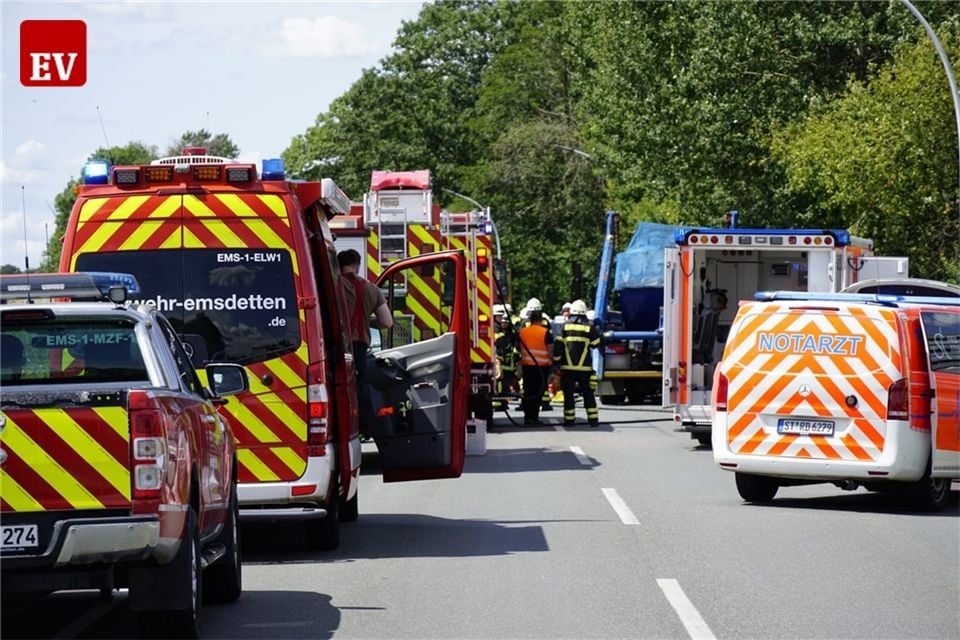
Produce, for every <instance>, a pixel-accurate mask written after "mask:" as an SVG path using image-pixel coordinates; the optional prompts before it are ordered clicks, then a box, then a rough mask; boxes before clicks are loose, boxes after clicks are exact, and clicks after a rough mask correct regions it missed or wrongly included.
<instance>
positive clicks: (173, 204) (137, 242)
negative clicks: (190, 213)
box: [111, 196, 180, 251]
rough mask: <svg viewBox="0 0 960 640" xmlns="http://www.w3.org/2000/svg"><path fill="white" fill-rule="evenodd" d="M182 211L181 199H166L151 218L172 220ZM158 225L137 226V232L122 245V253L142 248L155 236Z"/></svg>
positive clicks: (145, 223)
mask: <svg viewBox="0 0 960 640" xmlns="http://www.w3.org/2000/svg"><path fill="white" fill-rule="evenodd" d="M179 209H180V197H179V196H177V197H171V198H166V199H165V200H164V201H163V202H162V203H161V204H160V206H158V207H157V208H156V209H154V210H153V211H151V212H150V215H149V217H150V218H163V219H166V218H170V217H171V216H173V214H174V213H175V212H176V211H178V210H179ZM111 217H112V216H111ZM156 229H157V225H156V224H154V223H148V222H144V223H142V224H140V225H138V226H137V230H136V231H134V232H133V233H132V234H130V237H129V238H127V239H126V240H124V242H123V244H121V245H120V250H121V251H127V250H130V249H139V248H140V247H142V246H143V245H144V244H145V243H146V241H147V239H149V238H150V236H151V235H153V232H154V231H156Z"/></svg>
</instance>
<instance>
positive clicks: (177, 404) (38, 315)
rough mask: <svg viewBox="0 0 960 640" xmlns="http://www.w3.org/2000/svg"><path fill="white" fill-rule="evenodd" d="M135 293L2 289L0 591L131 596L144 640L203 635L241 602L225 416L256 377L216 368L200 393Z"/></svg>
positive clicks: (74, 285) (116, 288) (179, 349)
mask: <svg viewBox="0 0 960 640" xmlns="http://www.w3.org/2000/svg"><path fill="white" fill-rule="evenodd" d="M118 282H119V283H122V284H119V285H118V284H117V283H118ZM136 289H137V285H136V282H135V280H133V279H132V277H129V276H127V277H123V276H122V274H24V275H16V276H2V277H0V302H2V303H3V305H2V306H0V364H2V375H0V385H2V386H0V476H2V479H3V481H2V483H0V514H2V521H0V543H2V548H0V571H2V589H3V592H4V594H5V595H6V594H8V593H10V592H24V591H26V592H44V591H55V590H61V589H100V590H101V591H102V592H104V593H110V592H111V591H112V590H113V589H116V588H120V587H128V588H129V604H130V608H131V609H132V610H134V611H136V612H137V613H138V620H139V626H140V632H141V634H142V635H157V636H161V637H196V636H198V635H199V630H200V612H201V602H202V601H207V602H229V601H233V600H236V599H237V598H238V597H239V596H240V592H241V565H240V540H239V533H238V532H239V529H238V525H237V513H238V509H237V491H236V484H237V461H236V452H235V448H234V439H233V435H232V433H231V431H230V428H229V426H228V424H227V423H226V421H225V420H223V419H222V418H221V417H220V415H219V413H218V412H217V406H218V405H221V404H224V403H226V402H227V400H226V398H224V397H223V396H226V395H230V394H233V393H238V392H242V391H244V390H246V388H247V376H246V372H245V371H244V369H243V367H240V366H238V365H232V364H222V365H221V364H211V365H208V366H207V367H206V374H207V379H208V380H209V382H210V385H211V387H213V390H212V391H211V390H210V389H208V388H207V387H205V386H204V385H203V384H202V383H201V380H200V378H199V376H198V375H197V373H196V371H195V370H194V369H193V367H192V366H191V364H190V357H189V355H188V353H187V350H186V349H185V348H184V345H183V343H181V341H180V340H179V338H178V337H177V335H176V333H175V332H174V331H173V329H172V327H171V326H170V324H169V323H168V322H167V320H166V319H165V318H164V317H163V316H162V315H161V314H160V313H158V312H157V311H156V310H155V309H153V308H152V307H149V306H139V307H136V306H134V305H132V304H131V303H128V302H126V297H127V295H130V296H134V295H136ZM53 296H55V297H53ZM107 296H109V301H98V302H86V301H82V300H89V299H101V300H102V299H103V298H104V297H107Z"/></svg>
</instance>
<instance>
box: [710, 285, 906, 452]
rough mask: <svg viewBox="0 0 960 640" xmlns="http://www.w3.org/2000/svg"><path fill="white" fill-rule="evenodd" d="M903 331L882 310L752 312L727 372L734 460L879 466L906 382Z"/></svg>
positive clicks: (761, 308)
mask: <svg viewBox="0 0 960 640" xmlns="http://www.w3.org/2000/svg"><path fill="white" fill-rule="evenodd" d="M897 326H898V325H897V319H896V316H895V314H894V311H893V310H892V309H888V308H882V307H877V306H867V305H843V304H831V303H819V302H817V303H805V302H770V303H762V304H761V303H756V304H753V305H750V306H749V307H747V308H746V310H745V312H744V316H743V317H742V318H741V319H740V321H739V322H738V325H737V328H736V330H735V332H733V333H734V335H733V336H732V337H731V339H730V340H729V341H728V343H727V348H726V351H725V353H724V357H723V363H722V365H721V374H722V375H723V376H725V377H726V378H727V384H728V387H727V425H728V427H727V434H726V438H727V442H726V444H727V447H728V448H729V450H730V452H731V453H733V454H737V455H761V456H775V457H780V458H805V459H821V460H825V461H840V460H845V461H847V460H849V461H861V462H869V461H877V460H879V458H880V455H881V453H882V452H883V449H884V445H885V442H886V439H887V400H888V397H889V390H890V387H891V385H893V384H894V383H896V382H897V381H899V380H900V379H901V378H902V373H901V371H902V365H901V352H900V340H899V336H898V332H897ZM903 419H906V417H905V416H904V418H903Z"/></svg>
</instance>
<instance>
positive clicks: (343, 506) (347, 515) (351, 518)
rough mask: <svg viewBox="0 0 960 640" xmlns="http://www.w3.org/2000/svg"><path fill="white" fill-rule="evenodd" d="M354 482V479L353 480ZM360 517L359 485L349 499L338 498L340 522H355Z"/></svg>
mask: <svg viewBox="0 0 960 640" xmlns="http://www.w3.org/2000/svg"><path fill="white" fill-rule="evenodd" d="M354 482H356V480H354ZM359 517H360V487H357V491H356V493H354V494H353V497H352V498H351V499H349V500H345V499H344V498H341V499H340V522H356V521H357V518H359Z"/></svg>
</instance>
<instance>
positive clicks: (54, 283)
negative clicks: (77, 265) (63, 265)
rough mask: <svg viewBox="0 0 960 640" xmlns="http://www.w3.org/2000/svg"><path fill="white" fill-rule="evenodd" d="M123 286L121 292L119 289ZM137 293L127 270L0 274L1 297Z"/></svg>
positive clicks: (31, 298) (119, 298)
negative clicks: (125, 271) (116, 271)
mask: <svg viewBox="0 0 960 640" xmlns="http://www.w3.org/2000/svg"><path fill="white" fill-rule="evenodd" d="M121 287H122V292H121V293H123V295H122V296H121V295H120V293H118V291H119V290H120V288H121ZM131 295H134V296H135V295H140V285H139V283H138V282H137V279H136V278H135V277H134V276H133V274H130V273H112V272H90V273H83V272H81V273H17V274H9V275H3V276H0V300H2V301H4V302H12V301H15V300H26V301H29V302H33V301H34V299H42V300H48V299H55V300H61V299H62V300H111V301H112V302H116V303H121V302H124V301H126V299H127V298H128V297H129V296H131Z"/></svg>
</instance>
